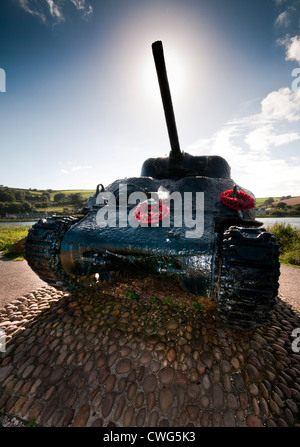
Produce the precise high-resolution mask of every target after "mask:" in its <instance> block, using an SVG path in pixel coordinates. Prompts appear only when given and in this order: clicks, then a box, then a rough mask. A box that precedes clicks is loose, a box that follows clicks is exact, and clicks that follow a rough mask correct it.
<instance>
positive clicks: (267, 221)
mask: <svg viewBox="0 0 300 447" xmlns="http://www.w3.org/2000/svg"><path fill="white" fill-rule="evenodd" d="M256 220H258V221H259V222H262V223H263V224H264V226H272V225H274V223H275V222H278V223H282V222H283V223H286V224H290V225H291V226H292V227H296V228H298V229H300V217H259V216H256ZM35 223H36V222H33V221H28V222H0V225H9V226H11V225H31V226H32V225H34V224H35Z"/></svg>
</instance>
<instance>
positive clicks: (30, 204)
mask: <svg viewBox="0 0 300 447" xmlns="http://www.w3.org/2000/svg"><path fill="white" fill-rule="evenodd" d="M51 193H53V191H52V190H51V189H50V190H39V191H37V190H36V189H33V190H21V189H15V188H9V187H5V186H1V187H0V216H1V217H4V216H5V215H6V213H31V212H39V211H41V210H42V209H47V208H51V207H57V206H61V207H63V208H65V210H66V211H70V210H71V209H79V208H81V207H83V206H84V204H85V199H84V198H83V196H82V194H81V193H80V192H76V193H69V194H65V193H63V192H58V193H56V194H54V195H53V194H52V195H53V200H51Z"/></svg>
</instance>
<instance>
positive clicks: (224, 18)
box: [0, 0, 300, 197]
mask: <svg viewBox="0 0 300 447" xmlns="http://www.w3.org/2000/svg"><path fill="white" fill-rule="evenodd" d="M156 40H161V41H162V42H163V47H164V53H165V60H166V66H167V72H168V77H169V83H170V89H171V94H172V99H173V106H174V112H175V118H176V123H177V130H178V136H179V142H180V147H181V149H182V150H183V151H184V152H188V153H190V154H192V155H220V156H222V157H224V158H225V159H226V160H227V161H228V163H229V165H230V166H231V176H232V178H233V179H234V181H235V182H236V183H237V184H239V185H240V186H242V187H244V188H246V189H249V190H250V191H252V192H253V193H254V195H255V196H256V197H270V196H274V197H276V196H281V195H289V194H290V195H292V196H297V195H300V153H299V149H300V0H1V2H0V91H1V93H0V160H1V168H0V184H2V185H5V186H10V187H16V188H32V189H33V188H37V189H50V188H51V189H95V188H96V186H97V184H99V183H102V184H103V185H108V184H109V183H111V182H112V181H114V180H116V179H122V178H125V177H132V176H139V175H140V171H141V166H142V163H143V161H144V160H146V159H147V158H149V157H160V156H166V155H168V153H169V151H170V143H169V140H168V134H167V127H166V123H165V118H164V113H163V107H162V102H161V98H160V93H159V87H158V81H157V77H156V72H155V65H154V61H153V56H152V50H151V44H152V43H153V42H154V41H156Z"/></svg>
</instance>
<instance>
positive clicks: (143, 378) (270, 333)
mask: <svg viewBox="0 0 300 447" xmlns="http://www.w3.org/2000/svg"><path fill="white" fill-rule="evenodd" d="M141 284H142V285H141ZM141 284H139V282H138V281H136V282H132V281H128V282H127V283H125V285H124V283H120V284H119V285H116V286H114V287H113V288H112V286H109V285H108V286H107V287H106V288H104V290H103V293H102V294H98V295H97V296H92V295H90V296H89V295H85V296H74V297H73V296H70V295H68V294H65V293H63V292H59V291H57V290H56V289H54V288H52V287H43V288H40V289H38V290H36V291H35V292H33V293H29V294H27V295H24V296H22V297H20V298H19V299H17V300H14V301H13V302H11V303H10V304H8V305H6V306H5V307H4V308H2V309H0V329H3V330H5V332H6V336H7V337H6V341H7V344H6V352H3V353H0V413H2V415H5V417H7V415H9V416H10V417H13V418H15V419H14V420H15V421H16V420H17V421H19V420H20V421H23V423H24V424H25V425H26V424H28V423H29V424H36V425H37V426H43V427H56V426H57V427H67V426H70V427H84V426H86V427H91V426H96V427H101V426H105V427H116V426H121V427H143V426H145V427H193V426H194V427H221V426H225V427H247V426H250V427H261V426H267V427H273V426H280V427H297V426H300V414H299V406H300V375H299V371H300V353H296V352H294V351H293V350H292V342H293V341H294V340H295V339H294V337H292V335H291V333H292V331H293V330H294V329H295V328H300V318H299V315H300V314H299V311H298V310H297V309H295V308H293V307H291V306H290V305H289V304H288V303H287V302H286V301H285V300H284V298H280V299H279V300H278V303H277V305H276V308H275V311H274V313H273V316H272V318H271V320H270V321H269V322H268V323H267V324H266V325H265V326H264V327H262V328H260V329H257V330H256V331H254V332H251V333H248V332H243V331H239V330H235V329H230V328H228V327H226V326H225V325H224V324H223V323H222V322H221V321H219V320H218V318H216V315H215V311H216V303H215V302H213V301H209V300H206V301H204V300H203V301H201V299H196V298H195V297H194V296H191V295H187V294H183V293H182V292H181V291H179V290H178V287H176V286H175V285H174V284H173V285H172V286H170V285H167V284H164V283H159V284H155V282H153V280H152V279H151V278H149V279H146V280H144V281H143V282H142V283H141ZM299 346H300V342H299Z"/></svg>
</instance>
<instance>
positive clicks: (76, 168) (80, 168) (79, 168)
mask: <svg viewBox="0 0 300 447" xmlns="http://www.w3.org/2000/svg"><path fill="white" fill-rule="evenodd" d="M85 169H92V166H80V165H79V166H71V167H68V168H67V169H65V168H61V169H60V173H61V174H71V173H72V172H76V171H83V170H85Z"/></svg>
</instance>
